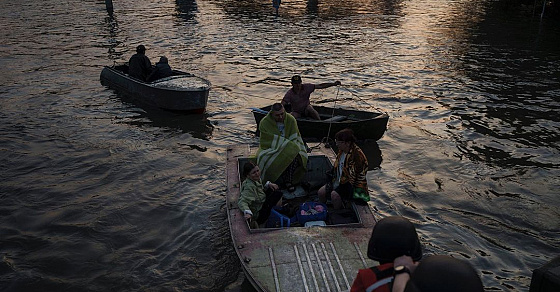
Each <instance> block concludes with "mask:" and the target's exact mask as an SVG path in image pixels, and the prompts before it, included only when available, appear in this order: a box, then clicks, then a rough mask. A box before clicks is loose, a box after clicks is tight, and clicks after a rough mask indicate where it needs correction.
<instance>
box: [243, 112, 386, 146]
mask: <svg viewBox="0 0 560 292" xmlns="http://www.w3.org/2000/svg"><path fill="white" fill-rule="evenodd" d="M270 108H271V106H266V107H262V108H252V112H253V116H254V117H255V122H256V123H257V128H258V125H259V123H260V121H261V120H262V119H263V118H264V116H265V115H266V114H267V113H268V112H269V111H270ZM313 108H314V109H315V110H317V112H318V113H319V116H321V120H314V119H310V118H298V119H297V123H298V127H299V131H300V133H301V135H302V137H303V138H314V139H316V140H319V141H320V140H322V139H323V138H324V137H327V136H328V137H329V138H331V139H334V135H335V134H336V132H338V131H340V130H342V129H344V128H351V129H352V130H353V131H354V135H355V136H356V138H358V139H359V140H374V141H377V140H379V139H381V137H383V134H384V133H385V130H386V129H387V122H388V121H389V116H388V115H387V114H386V113H382V112H366V111H359V110H352V109H343V108H335V109H334V111H333V108H332V107H326V106H315V105H314V106H313ZM257 134H258V130H257Z"/></svg>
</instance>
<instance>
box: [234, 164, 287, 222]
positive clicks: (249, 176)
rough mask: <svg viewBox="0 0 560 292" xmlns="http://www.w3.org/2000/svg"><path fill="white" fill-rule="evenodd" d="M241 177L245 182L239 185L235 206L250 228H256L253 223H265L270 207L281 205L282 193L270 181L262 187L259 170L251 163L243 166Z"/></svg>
mask: <svg viewBox="0 0 560 292" xmlns="http://www.w3.org/2000/svg"><path fill="white" fill-rule="evenodd" d="M243 176H244V177H245V180H244V181H243V183H242V185H241V193H240V195H239V200H238V201H237V206H238V207H239V210H241V212H243V214H244V216H245V219H246V220H248V221H249V224H250V226H251V228H256V227H257V226H255V225H253V224H252V223H253V222H256V223H257V224H258V225H261V224H263V223H265V222H266V220H267V219H268V217H269V216H270V211H271V210H272V207H274V206H281V205H282V192H280V191H278V185H276V184H275V183H272V182H270V181H267V182H266V184H265V185H264V187H263V184H262V181H261V173H260V169H259V167H258V166H257V165H256V164H254V163H253V162H251V161H249V162H246V163H245V164H244V165H243Z"/></svg>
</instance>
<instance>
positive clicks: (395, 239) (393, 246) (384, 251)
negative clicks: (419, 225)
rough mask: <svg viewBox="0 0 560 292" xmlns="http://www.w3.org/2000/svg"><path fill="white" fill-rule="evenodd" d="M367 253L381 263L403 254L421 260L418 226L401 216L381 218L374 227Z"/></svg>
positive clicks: (391, 260)
mask: <svg viewBox="0 0 560 292" xmlns="http://www.w3.org/2000/svg"><path fill="white" fill-rule="evenodd" d="M367 255H368V258H370V259H372V260H375V261H378V262H380V263H388V262H393V260H394V259H395V258H397V257H400V256H402V255H407V256H410V257H411V258H412V259H413V260H414V261H419V260H420V259H421V258H422V247H421V246H420V240H418V234H416V228H414V225H412V223H411V222H410V221H408V219H406V218H404V217H400V216H391V217H386V218H383V219H381V220H379V222H377V224H375V226H374V227H373V232H372V233H371V238H370V239H369V245H368V252H367Z"/></svg>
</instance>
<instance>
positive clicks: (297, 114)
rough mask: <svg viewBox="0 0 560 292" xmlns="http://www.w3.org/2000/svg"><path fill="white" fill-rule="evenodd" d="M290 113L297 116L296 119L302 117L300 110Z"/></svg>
mask: <svg viewBox="0 0 560 292" xmlns="http://www.w3.org/2000/svg"><path fill="white" fill-rule="evenodd" d="M290 114H291V115H292V116H294V118H296V119H297V118H301V114H300V113H298V112H291V113H290Z"/></svg>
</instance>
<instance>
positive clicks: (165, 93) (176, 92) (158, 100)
mask: <svg viewBox="0 0 560 292" xmlns="http://www.w3.org/2000/svg"><path fill="white" fill-rule="evenodd" d="M127 72H128V66H127V65H119V66H114V67H105V68H103V70H102V71H101V83H102V84H103V85H107V86H109V87H111V88H113V89H115V90H117V91H120V92H122V93H123V94H126V95H129V96H131V97H133V98H135V99H138V100H139V101H141V102H143V103H146V104H149V105H151V106H155V107H158V108H162V109H166V110H173V111H183V112H191V113H203V112H204V111H205V110H206V104H207V102H208V93H209V91H210V87H211V84H210V82H209V81H208V80H206V79H203V78H201V77H197V76H194V75H192V74H190V73H185V72H182V71H178V70H173V74H174V75H173V76H170V77H166V78H162V79H158V80H155V81H153V82H149V83H147V82H143V81H141V80H139V79H136V78H133V77H131V76H129V75H128V74H127Z"/></svg>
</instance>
